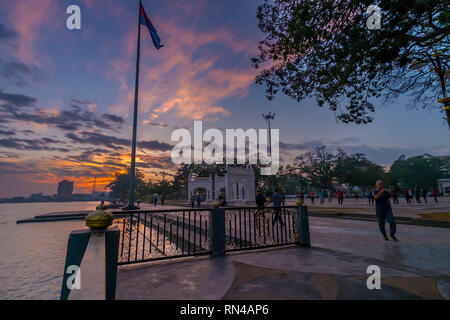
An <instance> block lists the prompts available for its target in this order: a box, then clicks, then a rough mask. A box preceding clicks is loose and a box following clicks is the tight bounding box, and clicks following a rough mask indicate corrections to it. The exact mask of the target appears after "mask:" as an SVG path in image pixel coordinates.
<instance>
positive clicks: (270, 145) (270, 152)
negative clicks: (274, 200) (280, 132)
mask: <svg viewBox="0 0 450 320" xmlns="http://www.w3.org/2000/svg"><path fill="white" fill-rule="evenodd" d="M262 116H263V118H264V119H265V120H266V121H267V123H268V124H269V155H270V159H271V161H272V135H271V132H270V120H273V119H274V118H275V113H272V112H269V113H268V114H264V113H263V114H262ZM270 189H271V191H273V182H272V179H270Z"/></svg>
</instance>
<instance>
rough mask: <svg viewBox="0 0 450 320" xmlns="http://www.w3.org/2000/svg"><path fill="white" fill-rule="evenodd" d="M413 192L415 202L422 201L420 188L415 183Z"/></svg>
mask: <svg viewBox="0 0 450 320" xmlns="http://www.w3.org/2000/svg"><path fill="white" fill-rule="evenodd" d="M414 193H415V194H416V202H417V203H422V201H420V189H419V187H418V186H417V185H416V187H415V188H414Z"/></svg>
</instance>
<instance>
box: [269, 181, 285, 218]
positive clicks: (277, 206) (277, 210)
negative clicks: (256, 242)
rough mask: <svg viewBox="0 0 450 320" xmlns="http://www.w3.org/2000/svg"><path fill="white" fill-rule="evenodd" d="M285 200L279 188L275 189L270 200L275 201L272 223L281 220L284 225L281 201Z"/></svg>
mask: <svg viewBox="0 0 450 320" xmlns="http://www.w3.org/2000/svg"><path fill="white" fill-rule="evenodd" d="M282 201H283V197H282V196H281V194H279V193H278V189H275V192H274V193H273V194H272V197H270V201H269V202H272V203H273V208H274V210H275V216H274V218H273V220H272V225H274V224H275V222H277V221H279V223H280V225H281V226H284V222H283V220H282V219H281V202H282Z"/></svg>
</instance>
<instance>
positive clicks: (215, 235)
mask: <svg viewBox="0 0 450 320" xmlns="http://www.w3.org/2000/svg"><path fill="white" fill-rule="evenodd" d="M210 221H211V227H210V234H211V256H213V257H217V256H223V255H224V254H225V209H223V208H214V209H212V210H211V211H210Z"/></svg>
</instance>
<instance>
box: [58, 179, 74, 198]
mask: <svg viewBox="0 0 450 320" xmlns="http://www.w3.org/2000/svg"><path fill="white" fill-rule="evenodd" d="M57 192H58V197H61V198H64V199H70V198H72V193H73V181H68V180H63V181H60V182H59V183H58V190H57Z"/></svg>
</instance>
